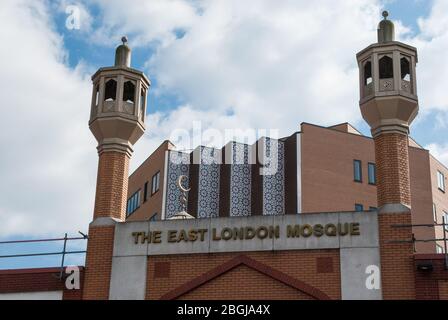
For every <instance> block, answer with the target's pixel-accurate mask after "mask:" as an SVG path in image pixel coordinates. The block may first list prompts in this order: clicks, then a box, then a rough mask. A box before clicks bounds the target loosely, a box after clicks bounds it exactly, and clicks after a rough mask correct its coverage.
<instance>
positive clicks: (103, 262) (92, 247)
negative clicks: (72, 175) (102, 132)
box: [83, 149, 130, 300]
mask: <svg viewBox="0 0 448 320" xmlns="http://www.w3.org/2000/svg"><path fill="white" fill-rule="evenodd" d="M100 150H101V149H100ZM129 157H130V155H129V154H128V153H124V152H119V151H107V152H102V151H100V155H99V162H98V176H97V185H96V196H95V209H94V213H93V219H94V220H93V223H92V224H91V225H90V226H89V240H88V243H87V254H86V270H85V280H84V292H83V299H87V300H91V299H93V300H107V299H108V298H109V285H110V277H111V272H112V254H113V244H114V233H115V227H114V225H113V224H112V225H111V221H112V222H113V220H111V219H110V220H104V222H105V223H102V222H99V223H98V221H101V218H103V219H104V218H113V219H116V220H118V221H124V220H125V217H126V200H127V193H128V174H129Z"/></svg>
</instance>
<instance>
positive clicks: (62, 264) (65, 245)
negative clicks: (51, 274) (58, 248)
mask: <svg viewBox="0 0 448 320" xmlns="http://www.w3.org/2000/svg"><path fill="white" fill-rule="evenodd" d="M65 249H67V233H66V234H65V236H64V247H63V249H62V261H61V271H60V272H59V279H62V272H63V271H64V261H65Z"/></svg>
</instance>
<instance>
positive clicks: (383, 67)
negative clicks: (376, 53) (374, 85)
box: [379, 56, 394, 79]
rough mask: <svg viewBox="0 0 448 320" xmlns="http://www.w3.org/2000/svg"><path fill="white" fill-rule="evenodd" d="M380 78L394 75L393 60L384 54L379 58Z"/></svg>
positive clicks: (388, 77)
mask: <svg viewBox="0 0 448 320" xmlns="http://www.w3.org/2000/svg"><path fill="white" fill-rule="evenodd" d="M379 69H380V70H379V71H380V79H390V78H393V77H394V61H393V59H392V58H391V57H389V56H384V57H382V58H381V59H380V60H379Z"/></svg>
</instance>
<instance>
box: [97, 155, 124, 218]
mask: <svg viewBox="0 0 448 320" xmlns="http://www.w3.org/2000/svg"><path fill="white" fill-rule="evenodd" d="M128 174H129V156H128V155H126V154H124V153H120V152H103V153H102V154H100V157H99V162H98V176H97V184H96V196H95V209H94V218H98V217H113V218H117V219H120V220H124V219H125V218H126V202H127V193H128Z"/></svg>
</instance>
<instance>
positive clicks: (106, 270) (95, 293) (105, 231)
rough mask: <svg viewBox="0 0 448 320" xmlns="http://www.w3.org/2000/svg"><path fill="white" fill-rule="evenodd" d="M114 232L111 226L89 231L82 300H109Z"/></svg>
mask: <svg viewBox="0 0 448 320" xmlns="http://www.w3.org/2000/svg"><path fill="white" fill-rule="evenodd" d="M114 231H115V228H114V227H113V226H110V227H92V228H90V229H89V241H88V243H87V254H86V270H85V282H84V294H83V299H94V300H106V299H108V298H109V285H110V276H111V271H112V253H113V245H114Z"/></svg>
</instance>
